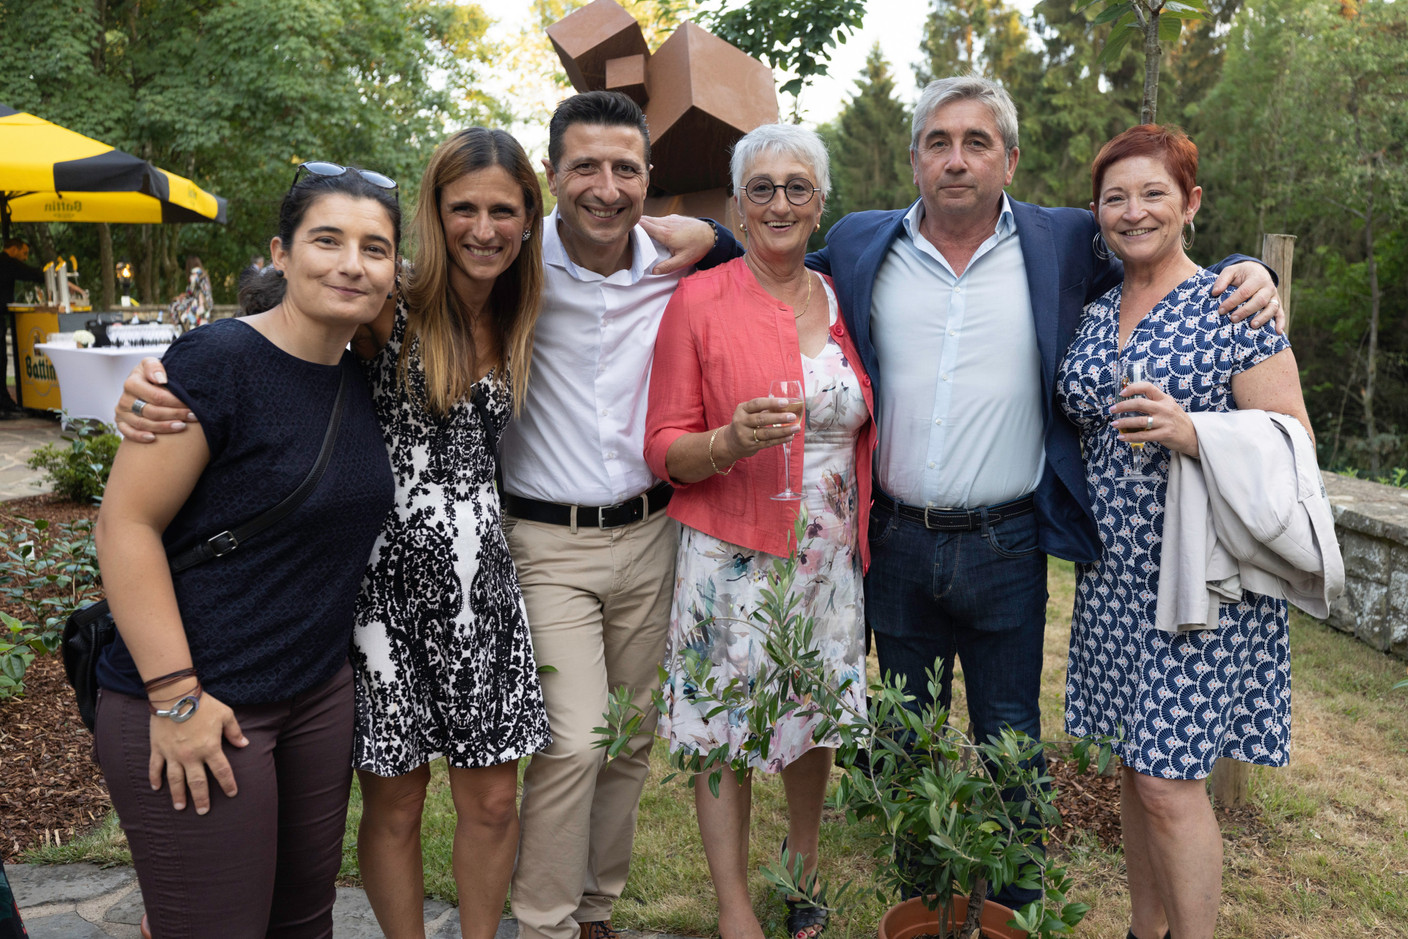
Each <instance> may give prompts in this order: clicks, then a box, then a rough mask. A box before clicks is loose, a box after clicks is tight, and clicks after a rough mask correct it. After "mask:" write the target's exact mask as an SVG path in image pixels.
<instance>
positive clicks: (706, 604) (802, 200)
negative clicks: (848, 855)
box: [645, 124, 875, 939]
mask: <svg viewBox="0 0 1408 939" xmlns="http://www.w3.org/2000/svg"><path fill="white" fill-rule="evenodd" d="M732 171H733V188H734V192H735V198H736V199H737V205H738V211H739V215H740V216H741V217H742V218H743V222H744V224H743V230H744V236H745V238H746V239H747V241H748V246H749V250H748V253H747V255H746V256H745V257H742V258H738V259H736V260H733V261H730V262H729V263H727V264H724V265H722V266H720V267H717V268H714V269H712V270H709V271H702V272H700V273H697V274H694V275H693V276H691V277H688V278H686V279H685V280H684V281H683V282H682V283H681V284H680V286H679V288H678V289H677V290H676V291H675V294H674V297H673V299H671V301H670V305H669V306H668V307H667V308H666V310H665V316H664V319H663V320H662V322H661V325H660V332H659V337H658V338H657V340H656V345H655V364H654V367H653V370H652V375H653V376H654V378H653V380H652V382H651V386H650V410H649V414H648V417H647V419H646V439H645V456H646V460H647V462H649V463H650V466H651V469H653V470H654V471H655V474H656V475H657V476H659V477H660V478H662V479H669V480H670V482H671V483H673V484H674V486H675V495H674V498H673V499H672V500H671V502H670V515H671V516H673V517H674V518H676V519H678V520H679V521H680V523H681V526H682V527H681V534H680V552H679V560H678V567H677V570H676V576H675V598H674V604H673V607H672V610H671V615H670V631H669V638H668V640H667V645H666V668H667V669H668V671H669V678H668V680H667V681H666V683H665V688H664V696H665V713H663V714H662V715H661V719H660V725H659V733H660V735H661V736H663V737H665V738H666V739H668V740H669V741H670V747H671V749H672V750H689V751H693V752H694V753H698V754H708V753H710V752H713V751H716V750H717V749H718V748H720V747H726V748H727V752H728V758H729V759H735V758H737V757H738V756H739V755H740V752H741V751H740V747H741V744H742V743H743V741H744V740H745V739H746V737H747V735H748V733H749V729H748V726H747V721H746V717H745V716H744V715H743V714H742V712H741V710H727V711H723V712H720V713H713V709H712V707H711V706H710V702H708V701H702V700H698V701H697V700H696V698H697V689H696V687H695V684H694V681H695V679H694V677H693V676H692V675H691V674H690V670H689V669H688V668H687V656H686V653H687V652H690V651H692V652H693V653H697V655H698V657H699V658H700V659H703V660H705V661H707V662H709V664H710V670H711V675H712V677H714V678H715V679H716V680H717V682H718V685H717V686H718V687H720V688H722V687H724V686H725V685H727V684H728V683H729V682H730V681H731V680H734V679H739V680H742V681H744V682H745V683H748V684H749V685H751V684H752V683H753V682H754V681H755V680H756V678H757V677H758V676H759V675H760V673H761V672H762V670H763V669H764V668H765V666H766V665H767V658H766V655H765V653H764V650H763V644H764V642H765V641H766V639H767V636H766V634H765V633H764V631H763V630H764V628H765V627H764V625H763V624H760V623H758V622H757V621H755V620H753V619H752V613H753V611H754V610H755V609H757V608H758V606H759V605H760V603H761V600H762V592H763V590H764V588H766V587H767V574H768V572H769V571H771V570H772V568H773V562H774V561H775V560H776V559H777V558H778V557H787V556H789V555H791V554H793V553H794V552H795V554H796V558H797V568H798V570H797V579H796V582H795V584H794V586H793V595H794V596H796V597H797V598H798V599H799V600H800V602H801V611H800V612H801V614H802V615H803V616H811V617H812V618H813V620H814V624H815V626H814V633H813V641H814V643H815V646H816V648H817V649H818V650H819V651H820V653H821V656H822V660H823V662H824V663H825V666H826V667H827V668H828V670H829V671H830V672H831V674H832V675H833V676H834V679H835V681H836V683H837V685H838V686H839V685H840V684H841V683H842V682H845V681H849V682H850V685H849V686H848V689H847V691H846V696H847V697H848V699H849V700H850V703H851V704H852V705H853V706H855V707H856V708H857V709H863V708H864V707H865V651H864V641H863V623H864V599H863V596H862V592H861V577H862V573H863V570H864V566H865V563H866V560H867V551H868V545H867V541H866V539H865V538H863V537H860V533H863V532H864V531H865V530H866V520H867V513H868V511H869V505H870V466H871V451H872V450H873V448H874V444H875V425H874V422H873V421H872V420H871V408H872V399H871V393H870V382H869V379H867V378H866V376H865V373H864V371H863V370H862V367H861V364H860V356H859V355H857V353H856V350H855V346H854V344H853V343H852V341H851V338H850V336H849V335H848V334H847V332H846V328H845V322H844V320H843V319H842V317H841V315H840V310H839V308H838V306H837V303H836V296H835V293H834V291H833V289H832V287H831V283H830V281H829V279H828V278H825V277H823V276H821V275H820V274H817V273H814V272H812V271H809V270H807V268H806V266H805V265H804V263H803V261H804V259H805V257H806V254H807V239H808V238H809V237H810V236H811V234H812V232H814V231H816V230H817V229H818V228H819V227H820V220H821V215H822V210H823V207H824V206H825V202H826V192H827V189H828V188H829V186H830V174H829V172H828V168H827V159H826V148H825V147H824V146H823V144H822V142H821V139H820V138H819V137H817V135H816V134H815V133H813V132H812V131H809V130H805V129H803V128H800V127H796V126H794V125H789V124H769V125H765V126H763V127H759V128H758V129H756V130H754V131H753V132H751V133H749V134H748V135H746V136H745V137H743V139H741V140H740V141H739V142H738V144H737V146H736V147H735V148H734V152H733V160H732ZM778 380H791V381H797V382H800V383H801V384H802V386H803V388H804V391H803V394H802V395H801V398H802V402H803V403H804V405H805V407H804V415H805V416H804V417H799V415H797V414H796V413H792V412H789V411H787V410H784V409H783V404H784V402H783V401H782V400H779V399H778V398H776V397H774V396H773V395H772V393H771V390H770V387H771V385H772V383H773V382H774V381H778ZM780 444H783V445H790V446H791V454H790V459H789V458H788V457H787V455H786V454H785V453H784V450H783V447H780V446H779V445H780ZM798 444H800V446H798ZM780 489H781V490H784V491H785V492H787V493H792V492H794V491H795V492H796V493H798V495H797V496H796V500H795V501H788V500H785V499H779V498H778V495H779V490H780ZM803 513H805V516H804V517H805V519H806V526H805V528H804V529H803V532H802V536H801V540H800V543H798V542H797V540H796V538H795V536H794V534H793V533H794V530H795V526H796V523H797V520H798V518H799V516H802V515H803ZM819 720H820V718H819V716H817V715H815V714H811V713H805V709H799V710H798V711H794V712H792V713H790V714H787V715H785V716H784V717H783V718H781V719H780V720H779V721H778V722H777V724H776V726H775V727H774V728H773V730H772V735H771V739H770V742H769V748H768V753H767V758H766V760H765V761H764V760H761V759H757V758H756V757H750V766H749V770H748V772H747V773H746V774H745V775H744V777H743V778H742V779H741V780H740V779H738V777H737V776H735V775H734V774H733V773H732V772H728V771H725V772H723V775H722V778H721V780H720V781H719V794H718V796H717V797H715V796H714V795H713V794H711V792H710V789H709V786H708V784H707V780H706V777H707V775H708V774H709V773H710V772H711V770H713V769H717V768H719V767H718V765H717V764H715V765H714V766H711V767H706V768H705V770H704V771H703V772H702V773H701V774H700V776H699V777H697V778H696V780H695V782H696V785H695V790H694V791H695V808H696V811H697V812H698V816H699V831H700V835H701V836H702V838H703V841H704V851H705V854H706V855H708V860H709V872H710V874H711V876H712V878H713V881H714V889H715V892H716V893H717V895H718V898H719V934H720V935H721V936H722V937H724V939H760V937H761V936H762V934H763V931H762V927H761V925H760V924H759V922H758V918H757V916H756V915H755V914H754V912H753V910H752V904H751V900H750V898H749V894H748V827H749V809H750V805H751V799H752V771H753V769H759V768H760V769H762V770H763V771H764V772H770V773H780V774H781V775H782V780H783V785H784V787H785V789H786V793H787V812H788V835H787V839H786V840H785V841H784V842H783V855H784V857H785V858H786V860H787V862H788V867H789V868H792V867H793V866H794V864H795V862H796V859H797V858H799V857H800V858H801V859H802V860H803V870H804V877H805V879H806V880H807V881H810V879H811V878H813V877H814V875H815V871H816V865H817V841H818V836H819V832H820V827H821V809H822V804H823V801H824V799H825V795H826V782H827V778H828V774H829V772H830V768H831V764H832V749H831V748H830V747H827V746H825V745H821V744H818V743H817V741H815V740H814V739H813V732H814V731H815V729H816V726H817V723H818V721H819ZM789 851H790V853H789ZM787 906H788V915H787V930H788V933H789V935H790V936H791V937H792V939H814V937H816V936H819V935H820V934H821V932H822V931H823V930H824V929H825V928H826V919H827V916H826V911H825V910H824V909H822V908H820V907H815V906H811V905H810V904H808V903H806V902H805V901H803V900H801V899H800V898H792V899H789V900H787Z"/></svg>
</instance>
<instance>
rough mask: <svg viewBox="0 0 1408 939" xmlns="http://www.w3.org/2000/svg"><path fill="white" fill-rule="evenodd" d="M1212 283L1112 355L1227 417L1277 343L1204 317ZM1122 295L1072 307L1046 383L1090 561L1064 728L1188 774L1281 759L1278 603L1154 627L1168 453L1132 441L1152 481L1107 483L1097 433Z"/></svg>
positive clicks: (1158, 770)
mask: <svg viewBox="0 0 1408 939" xmlns="http://www.w3.org/2000/svg"><path fill="white" fill-rule="evenodd" d="M1213 280H1214V277H1213V275H1212V274H1210V273H1208V272H1207V271H1204V270H1201V269H1200V270H1199V271H1198V272H1197V273H1196V274H1194V275H1193V276H1191V277H1189V278H1188V279H1187V280H1185V281H1184V282H1183V283H1181V284H1179V285H1178V286H1177V287H1176V288H1174V290H1173V291H1172V292H1171V293H1169V294H1168V296H1166V297H1164V298H1163V299H1162V300H1161V301H1159V303H1158V304H1157V305H1156V306H1155V307H1154V309H1153V310H1151V311H1150V312H1149V313H1148V315H1146V316H1145V317H1144V319H1143V320H1142V321H1141V322H1140V323H1139V325H1138V326H1136V327H1135V329H1134V332H1133V333H1132V334H1131V335H1130V337H1129V341H1128V343H1127V345H1126V349H1125V351H1124V355H1125V357H1126V358H1132V357H1139V358H1141V359H1142V360H1144V361H1145V362H1146V364H1147V366H1148V367H1149V369H1150V375H1151V378H1152V380H1153V381H1154V383H1155V384H1157V385H1159V386H1160V387H1162V388H1163V389H1164V391H1165V392H1167V393H1168V394H1169V395H1171V396H1172V397H1173V398H1174V399H1176V400H1177V401H1178V403H1179V405H1181V406H1182V407H1183V409H1184V410H1187V411H1232V410H1236V407H1237V406H1236V404H1235V403H1234V401H1233V399H1232V376H1233V375H1235V374H1237V373H1238V372H1242V371H1245V370H1246V369H1249V368H1251V367H1252V366H1253V365H1256V364H1257V363H1258V362H1261V361H1264V360H1265V359H1267V358H1269V357H1270V356H1272V355H1274V354H1276V353H1277V352H1280V351H1282V350H1283V349H1286V348H1289V343H1288V342H1287V340H1286V338H1285V337H1284V336H1282V335H1281V334H1279V333H1277V332H1275V331H1274V330H1273V329H1271V328H1270V327H1267V328H1266V329H1252V328H1250V327H1249V326H1247V325H1246V324H1245V323H1236V324H1234V323H1232V322H1230V321H1228V320H1227V319H1226V318H1224V317H1222V316H1220V315H1219V314H1218V312H1217V301H1216V300H1215V299H1213V298H1212V297H1211V296H1210V294H1209V288H1210V287H1211V286H1212V282H1213ZM1120 294H1121V287H1118V286H1117V287H1115V288H1113V289H1112V290H1110V291H1109V292H1108V293H1106V294H1105V295H1104V296H1103V297H1101V298H1100V299H1098V300H1096V301H1095V302H1093V303H1091V304H1090V305H1089V306H1087V307H1086V308H1085V312H1084V315H1083V317H1082V319H1081V323H1080V327H1079V329H1078V330H1077V332H1076V337H1075V339H1074V340H1073V341H1072V343H1071V347H1070V349H1069V351H1068V352H1067V353H1066V358H1065V360H1064V361H1063V362H1062V364H1061V369H1060V372H1059V374H1058V376H1057V391H1056V394H1057V400H1058V402H1059V404H1060V406H1061V408H1062V409H1063V410H1064V411H1065V413H1066V414H1067V416H1069V417H1070V418H1071V420H1072V421H1074V422H1075V423H1076V425H1077V426H1078V427H1079V428H1080V434H1081V451H1082V454H1083V457H1084V459H1085V466H1086V483H1087V485H1088V486H1089V487H1090V494H1091V501H1092V503H1093V504H1094V507H1095V519H1096V522H1097V524H1098V526H1099V529H1100V541H1101V545H1102V551H1101V556H1100V560H1099V561H1098V562H1097V563H1095V564H1091V565H1078V566H1077V569H1076V601H1075V615H1074V619H1073V621H1072V623H1071V648H1070V660H1069V665H1068V669H1067V677H1066V732H1067V733H1069V734H1072V735H1074V736H1089V735H1096V734H1101V735H1110V736H1115V737H1118V738H1120V739H1119V742H1118V743H1117V744H1116V745H1115V752H1116V753H1118V754H1119V756H1120V758H1121V759H1122V760H1123V761H1124V764H1125V765H1126V766H1129V767H1131V768H1133V769H1134V770H1136V771H1138V772H1140V773H1144V774H1147V775H1150V776H1159V777H1162V778H1165V779H1201V778H1203V777H1205V776H1207V775H1208V774H1209V773H1210V772H1211V771H1212V767H1213V763H1214V762H1216V760H1217V759H1218V758H1219V757H1232V758H1233V759H1237V760H1242V761H1244V762H1247V763H1260V764H1263V765H1268V766H1284V765H1286V762H1287V758H1288V754H1289V745H1290V730H1291V708H1290V677H1291V671H1290V648H1289V644H1288V641H1287V633H1286V602H1285V601H1284V600H1277V599H1273V598H1270V597H1265V596H1261V595H1259V594H1254V593H1250V592H1245V591H1244V592H1243V594H1242V600H1241V602H1239V603H1224V604H1222V607H1221V613H1220V616H1219V627H1218V628H1217V629H1216V630H1197V631H1193V632H1186V633H1181V634H1179V635H1169V634H1167V633H1164V632H1161V631H1159V630H1157V629H1155V628H1154V626H1153V622H1154V606H1155V603H1156V601H1157V595H1158V576H1159V556H1160V551H1161V548H1162V541H1163V522H1164V494H1165V491H1166V489H1167V481H1168V459H1169V452H1168V450H1167V449H1166V448H1164V447H1161V446H1159V445H1157V444H1146V445H1145V448H1144V449H1145V459H1146V461H1147V463H1146V466H1145V471H1146V472H1147V474H1148V475H1149V476H1151V477H1154V479H1153V481H1151V482H1130V481H1127V480H1121V479H1119V477H1120V476H1121V475H1124V474H1125V473H1127V472H1129V471H1130V467H1131V459H1132V450H1131V447H1130V446H1129V444H1127V443H1124V442H1123V441H1121V440H1120V439H1119V432H1118V431H1117V430H1115V429H1114V428H1113V427H1111V426H1110V413H1109V409H1110V407H1111V405H1113V404H1114V403H1115V401H1116V400H1117V399H1118V378H1117V376H1118V362H1119V358H1120V354H1119V351H1118V350H1117V348H1116V342H1117V341H1118V339H1117V337H1118V335H1119V308H1120Z"/></svg>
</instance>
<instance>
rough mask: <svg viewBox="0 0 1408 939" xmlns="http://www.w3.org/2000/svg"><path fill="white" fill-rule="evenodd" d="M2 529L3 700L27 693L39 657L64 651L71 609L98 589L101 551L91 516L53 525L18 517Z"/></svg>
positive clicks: (0, 661) (0, 659)
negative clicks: (26, 680) (28, 677)
mask: <svg viewBox="0 0 1408 939" xmlns="http://www.w3.org/2000/svg"><path fill="white" fill-rule="evenodd" d="M17 521H18V525H17V526H16V527H14V528H6V529H0V597H3V598H4V600H5V602H6V604H7V605H9V606H11V607H12V608H13V607H18V608H19V609H20V610H21V615H20V616H19V617H16V616H12V615H10V614H8V613H4V612H0V700H3V699H4V698H7V697H12V696H14V695H18V694H23V693H24V673H25V672H26V671H27V670H28V668H29V666H30V664H31V663H32V662H33V661H34V657H35V655H46V654H49V653H52V652H56V651H58V648H59V644H60V641H61V639H62V636H63V628H64V621H65V620H67V619H68V615H69V613H71V612H73V610H75V609H77V608H78V607H79V606H81V605H83V604H84V603H87V602H88V601H89V600H91V599H93V598H94V596H95V595H96V594H97V593H98V589H99V588H98V566H97V565H98V561H97V549H96V548H95V547H94V544H93V525H92V523H91V522H89V521H88V520H87V519H80V520H78V521H75V522H61V523H59V524H57V525H50V524H49V522H47V521H45V520H43V519H40V520H38V521H33V520H30V519H23V518H22V519H18V520H17Z"/></svg>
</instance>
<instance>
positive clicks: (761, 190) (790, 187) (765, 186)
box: [743, 176, 821, 205]
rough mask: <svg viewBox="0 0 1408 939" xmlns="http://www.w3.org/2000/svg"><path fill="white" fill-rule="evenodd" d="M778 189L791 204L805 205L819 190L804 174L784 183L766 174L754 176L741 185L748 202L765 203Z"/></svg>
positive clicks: (771, 198)
mask: <svg viewBox="0 0 1408 939" xmlns="http://www.w3.org/2000/svg"><path fill="white" fill-rule="evenodd" d="M779 189H781V190H782V194H783V195H784V196H786V197H787V201H788V202H790V203H792V204H793V205H806V204H807V203H808V202H810V201H812V196H813V195H815V194H816V193H818V192H821V190H820V189H818V188H817V187H816V186H813V185H812V181H811V180H810V179H807V178H806V177H805V176H793V177H792V178H791V179H789V180H788V181H787V182H785V183H774V182H773V181H772V180H771V179H769V178H768V177H766V176H754V177H753V178H752V179H750V180H748V184H747V185H746V186H744V187H743V192H744V194H745V195H747V196H748V201H749V202H752V203H755V204H757V205H767V204H768V203H769V202H771V201H772V200H773V196H774V195H776V194H777V191H778V190H779Z"/></svg>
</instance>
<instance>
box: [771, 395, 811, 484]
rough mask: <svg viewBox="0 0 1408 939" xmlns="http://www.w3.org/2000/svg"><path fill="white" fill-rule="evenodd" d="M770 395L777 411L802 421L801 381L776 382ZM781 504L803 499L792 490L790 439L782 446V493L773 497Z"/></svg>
mask: <svg viewBox="0 0 1408 939" xmlns="http://www.w3.org/2000/svg"><path fill="white" fill-rule="evenodd" d="M768 395H769V396H771V397H773V398H776V399H777V400H778V402H779V404H778V406H777V410H779V411H791V412H792V413H793V414H795V415H797V421H798V422H799V426H800V422H801V420H802V411H803V409H804V407H805V405H804V404H803V399H802V383H801V382H799V381H790V380H789V381H781V380H780V381H775V382H773V383H772V386H771V387H770V388H769V389H768ZM773 498H774V499H776V500H777V501H779V502H796V501H798V500H800V499H801V498H802V494H801V493H800V492H796V491H795V490H793V488H792V441H791V439H789V440H788V441H787V442H786V443H784V444H783V445H782V491H781V492H779V493H778V494H777V495H775V496H773Z"/></svg>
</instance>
